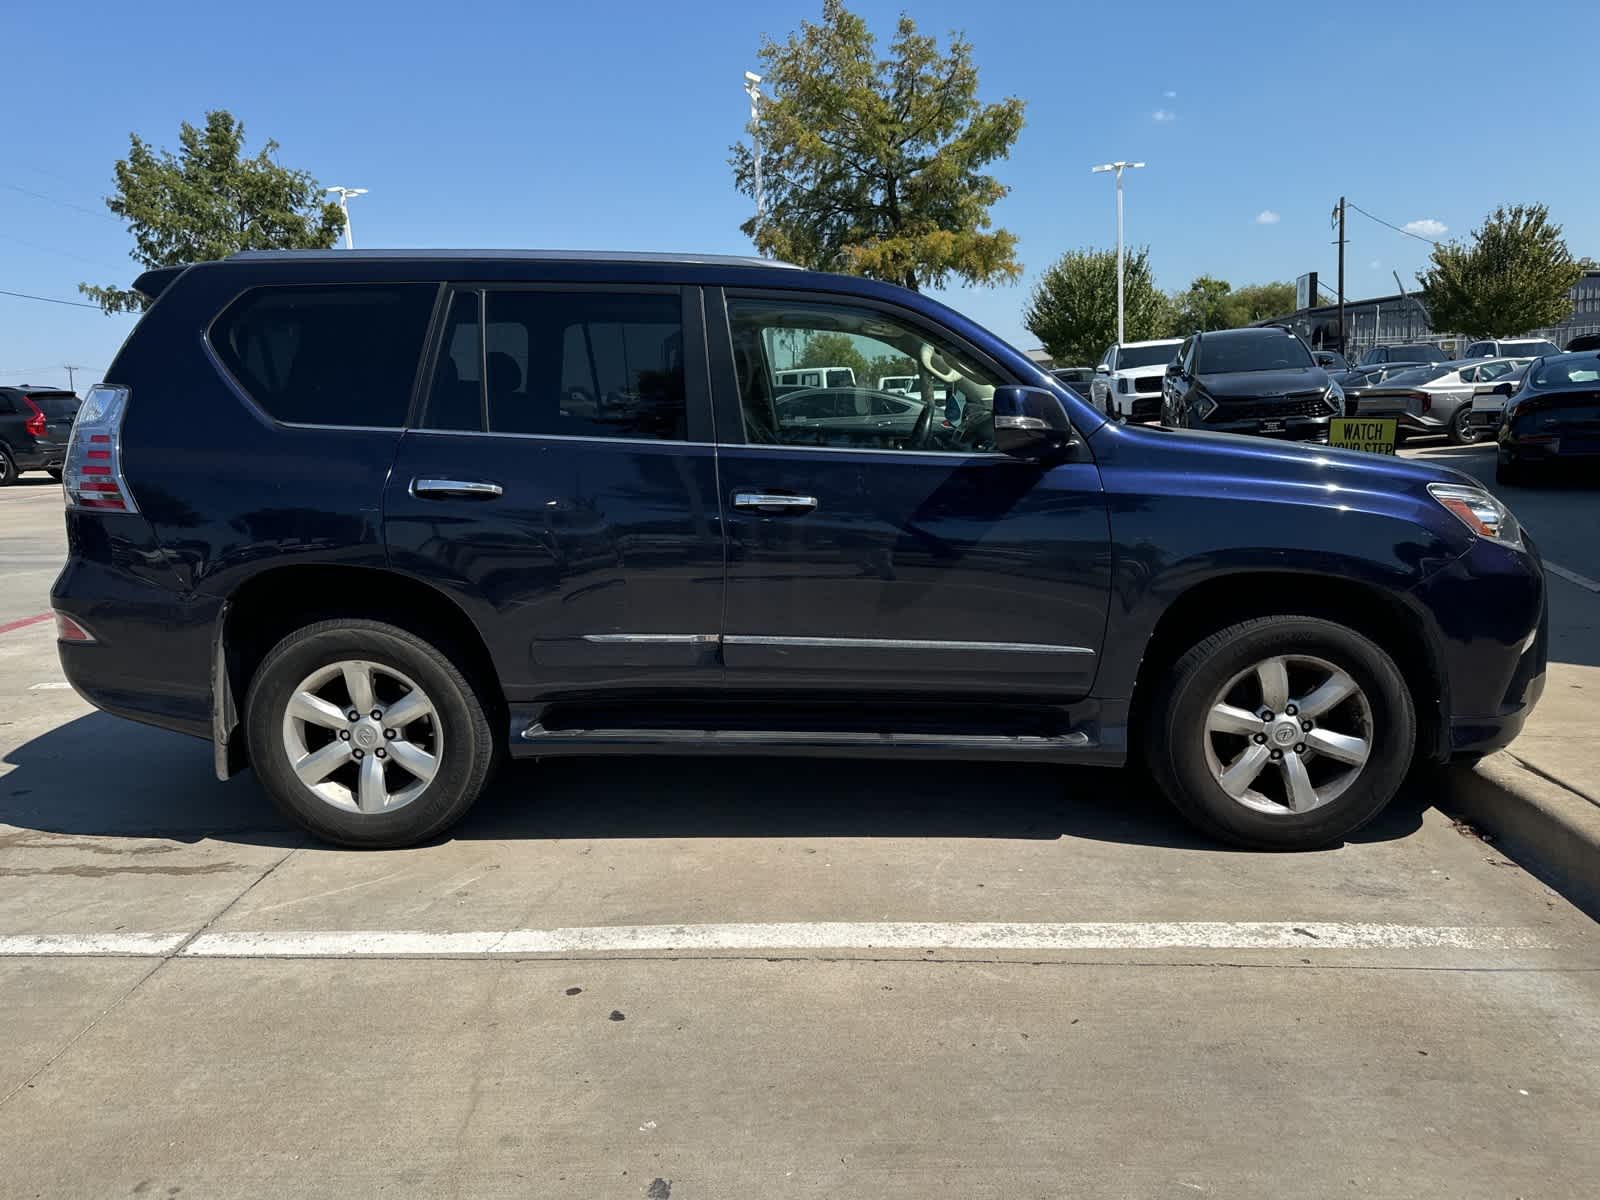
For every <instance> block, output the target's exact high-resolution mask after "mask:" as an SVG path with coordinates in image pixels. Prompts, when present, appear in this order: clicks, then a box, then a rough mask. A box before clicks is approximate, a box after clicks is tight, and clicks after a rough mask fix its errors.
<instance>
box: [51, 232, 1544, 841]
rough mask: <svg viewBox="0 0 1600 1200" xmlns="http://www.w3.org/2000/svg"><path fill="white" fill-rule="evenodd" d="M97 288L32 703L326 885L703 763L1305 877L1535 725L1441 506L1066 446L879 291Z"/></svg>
mask: <svg viewBox="0 0 1600 1200" xmlns="http://www.w3.org/2000/svg"><path fill="white" fill-rule="evenodd" d="M137 286H138V288H139V290H140V291H141V292H142V293H144V294H145V295H146V296H148V297H150V298H151V299H152V300H154V304H153V305H152V306H151V308H150V309H149V311H148V312H147V313H146V314H145V316H144V318H143V319H142V320H141V321H140V323H139V325H138V327H137V328H136V329H135V330H134V332H133V334H132V335H131V336H130V337H129V339H128V341H127V344H126V345H125V346H124V347H123V348H122V350H121V352H120V353H119V354H118V355H117V358H116V361H115V363H114V364H113V365H112V366H111V368H110V371H109V373H108V376H107V379H106V382H105V383H103V384H101V385H99V386H97V387H95V388H94V389H93V390H92V391H91V393H90V395H89V396H88V398H87V399H86V400H85V402H84V405H83V409H82V411H81V413H80V414H79V416H78V420H77V423H76V425H75V426H74V429H73V433H72V442H71V446H70V450H69V453H68V458H67V462H66V466H65V480H64V486H65V489H66V494H67V501H68V509H67V526H68V532H69V535H70V544H71V550H70V558H69V560H68V562H67V564H66V567H65V569H64V570H63V571H62V573H61V576H60V578H59V579H58V580H57V582H56V585H55V590H54V593H53V600H54V605H55V608H56V610H57V613H58V633H59V638H60V650H61V659H62V662H63V664H64V666H65V668H66V672H67V676H68V678H70V679H71V680H72V682H73V684H74V686H76V687H77V689H78V690H79V692H80V693H82V695H83V696H85V697H86V698H87V699H88V700H89V701H90V702H91V703H93V704H96V705H98V706H99V707H101V708H103V709H105V710H106V711H108V712H112V713H116V714H119V715H121V716H125V717H130V718H132V719H134V720H137V721H145V722H149V723H151V724H154V725H159V726H162V727H164V728H168V729H176V730H180V731H182V732H185V733H189V734H193V735H195V736H197V737H202V738H208V739H210V740H211V741H212V743H213V744H214V746H215V751H216V769H217V771H218V773H219V775H221V776H223V777H226V776H228V775H230V774H231V773H233V772H234V771H236V770H238V769H240V768H241V767H243V766H245V765H249V766H252V767H253V768H254V769H255V771H256V772H257V774H258V775H259V777H260V778H261V780H262V782H263V784H264V786H265V787H266V789H267V791H268V792H269V793H270V794H271V795H272V797H273V798H274V800H275V801H276V802H277V803H278V804H279V805H281V806H282V808H283V809H284V811H285V812H287V813H288V814H289V815H290V816H292V817H293V818H294V819H295V820H297V821H298V822H300V823H301V824H302V825H304V826H305V827H307V828H308V829H310V830H312V831H314V832H315V833H317V834H319V835H321V836H322V837H324V838H328V839H330V840H333V841H336V842H341V843H344V844H347V845H357V846H401V845H406V844H408V843H412V842H416V841H418V840H419V839H423V838H427V837H431V836H433V835H435V834H437V833H439V832H440V831H441V830H443V829H445V828H447V827H448V826H450V825H451V823H452V822H454V821H456V820H457V819H458V818H459V817H460V816H461V815H462V814H463V813H464V812H465V811H466V810H467V808H468V806H469V805H471V804H472V802H473V800H474V799H475V798H476V797H477V795H478V794H479V792H480V791H481V790H482V788H483V787H484V784H485V781H486V780H487V779H488V778H489V775H490V772H491V770H492V769H493V768H494V766H495V765H496V763H497V761H498V760H500V759H502V758H504V757H506V756H510V757H512V758H551V757H555V756H557V755H598V754H708V755H793V756H819V755H827V756H885V755H920V756H932V757H941V758H960V759H974V758H979V759H991V760H1010V761H1032V762H1052V763H1061V764H1072V763H1092V764H1118V763H1122V762H1124V761H1126V760H1128V759H1129V758H1130V757H1132V758H1135V759H1138V760H1140V761H1142V762H1144V763H1146V764H1147V765H1148V767H1149V768H1150V770H1151V772H1152V773H1153V775H1154V777H1155V779H1156V780H1157V781H1158V783H1159V784H1160V786H1161V787H1162V788H1163V789H1164V790H1165V791H1166V793H1167V794H1168V795H1169V796H1170V797H1171V798H1172V800H1173V801H1174V802H1175V803H1176V804H1177V806H1178V807H1179V808H1180V809H1182V810H1183V812H1184V813H1186V814H1187V815H1188V816H1189V817H1190V818H1191V819H1193V820H1194V821H1196V822H1197V823H1199V824H1200V825H1201V826H1203V827H1204V828H1206V829H1207V830H1210V831H1211V832H1212V833H1214V834H1216V835H1218V836H1220V837H1222V838H1226V839H1228V840H1231V841H1233V842H1235V843H1239V844H1243V845H1247V846H1257V847H1272V848H1298V847H1306V846H1315V845H1321V844H1326V843H1329V842H1332V841H1335V840H1337V839H1339V838H1341V837H1343V836H1344V835H1346V834H1348V833H1349V832H1350V831H1351V830H1353V829H1355V828H1356V827H1357V826H1359V825H1361V824H1362V823H1363V822H1364V821H1367V820H1369V819H1370V818H1371V817H1372V816H1373V815H1374V814H1376V813H1377V812H1378V811H1379V810H1380V809H1381V808H1382V807H1383V806H1384V805H1385V804H1386V803H1387V802H1388V801H1389V799H1390V798H1391V797H1392V796H1393V795H1394V794H1395V791H1396V789H1397V788H1398V787H1399V786H1400V784H1401V782H1402V779H1403V778H1404V777H1405V775H1406V772H1407V769H1408V768H1409V767H1410V766H1411V764H1412V763H1413V761H1415V760H1417V759H1419V758H1420V759H1423V760H1430V761H1435V762H1443V761H1445V760H1447V759H1449V758H1451V757H1452V756H1455V757H1464V756H1470V755H1475V754H1481V753H1483V752H1485V751H1488V750H1492V749H1494V748H1496V747H1499V746H1502V745H1504V744H1505V743H1506V742H1508V741H1509V740H1510V739H1511V738H1512V737H1514V736H1515V735H1516V733H1517V731H1518V730H1519V729H1520V728H1521V726H1522V723H1523V721H1524V720H1525V719H1526V717H1527V715H1528V712H1529V711H1530V709H1531V708H1532V706H1533V704H1534V703H1535V702H1536V700H1537V699H1538V697H1539V693H1540V690H1541V688H1542V686H1543V682H1544V672H1545V641H1546V638H1545V618H1544V613H1545V591H1544V581H1543V575H1542V571H1541V568H1540V564H1539V560H1538V557H1537V555H1536V553H1535V551H1534V548H1533V546H1532V545H1531V543H1530V542H1529V541H1528V539H1527V537H1526V535H1525V534H1524V533H1523V532H1522V531H1521V530H1520V529H1519V527H1518V525H1517V522H1516V519H1515V518H1514V517H1513V516H1512V515H1511V514H1510V513H1509V512H1507V511H1506V509H1505V508H1504V507H1502V506H1501V505H1500V504H1499V502H1498V501H1496V500H1495V499H1494V498H1493V497H1492V496H1490V495H1489V494H1488V493H1486V492H1484V491H1483V490H1482V489H1481V488H1479V487H1478V486H1477V485H1476V484H1475V483H1474V482H1473V481H1472V480H1470V479H1468V478H1467V477H1466V476H1463V475H1460V474H1457V473H1455V472H1453V471H1449V470H1443V469H1440V468H1437V467H1433V466H1428V465H1424V464H1421V463H1417V462H1408V461H1400V460H1396V459H1392V458H1384V457H1378V456H1370V455H1364V454H1360V453H1354V452H1341V451H1338V450H1330V449H1327V448H1325V447H1320V446H1319V447H1303V446H1295V445H1285V444H1281V443H1276V442H1269V441H1264V440H1258V439H1251V438H1244V437H1235V436H1230V435H1225V434H1216V433H1191V432H1179V431H1171V430H1158V429H1141V428H1134V427H1127V426H1118V425H1114V424H1107V423H1106V421H1105V418H1104V417H1103V416H1101V415H1100V414H1099V413H1098V412H1096V411H1095V410H1094V409H1093V408H1091V407H1090V406H1089V405H1087V404H1085V403H1084V402H1083V401H1082V400H1080V399H1079V398H1078V397H1077V396H1076V395H1074V394H1073V392H1072V391H1071V390H1070V389H1068V388H1067V387H1065V386H1064V385H1062V384H1061V383H1059V382H1058V381H1057V380H1055V379H1053V378H1052V377H1051V376H1049V375H1047V374H1045V373H1043V372H1041V371H1040V370H1038V369H1037V368H1036V367H1034V366H1033V365H1032V364H1031V363H1030V362H1029V361H1028V359H1027V358H1025V357H1024V356H1023V355H1021V354H1019V353H1017V352H1016V351H1015V350H1013V349H1012V348H1010V347H1009V346H1007V345H1005V344H1004V343H1003V342H1001V341H999V340H998V339H997V338H995V337H993V336H991V335H990V334H988V333H986V332H984V331H983V330H982V329H979V328H978V327H976V326H974V325H973V324H972V323H971V322H969V321H967V320H965V319H963V318H962V317H960V316H959V315H957V314H956V313H954V312H952V311H950V310H949V309H947V308H944V307H943V306H941V305H939V304H937V303H935V302H934V301H932V300H929V299H928V298H927V297H924V296H921V295H917V294H915V293H912V292H908V291H904V290H902V289H900V288H897V287H893V286H889V285H887V284H881V283H874V282H871V281H868V280H863V279H857V278H845V277H840V276H834V275H824V274H815V273H811V272H808V271H802V270H797V269H795V268H792V267H785V266H783V265H781V264H776V263H771V262H763V261H755V260H744V259H728V258H713V257H699V256H633V255H619V254H601V253H596V254H583V253H531V252H516V253H495V252H480V253H473V252H433V253H430V252H387V251H355V252H350V251H340V252H329V253H322V252H310V253H307V252H295V253H255V254H243V255H236V256H234V257H233V258H230V259H228V260H226V261H223V262H214V263H205V264H203V265H199V266H193V267H188V268H171V269H163V270H158V271H151V272H149V273H147V274H146V275H144V276H143V277H142V278H141V279H140V280H139V281H138V284H137ZM807 367H816V368H820V367H826V368H829V370H827V371H826V372H810V373H808V372H806V371H804V370H802V368H807ZM808 374H809V375H810V376H811V378H810V379H809V384H810V385H809V386H808ZM908 379H909V380H911V385H910V386H909V387H908V386H906V380H908ZM880 381H883V382H884V384H885V386H886V387H888V386H890V385H893V390H879V388H878V384H879V382H880ZM819 382H823V383H826V385H827V386H818V384H819ZM952 413H954V414H955V416H954V417H953V418H952V416H951V414H952Z"/></svg>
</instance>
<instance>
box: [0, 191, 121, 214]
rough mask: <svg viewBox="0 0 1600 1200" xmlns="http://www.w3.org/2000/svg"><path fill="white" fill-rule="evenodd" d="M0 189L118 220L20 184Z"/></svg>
mask: <svg viewBox="0 0 1600 1200" xmlns="http://www.w3.org/2000/svg"><path fill="white" fill-rule="evenodd" d="M0 187H7V188H10V189H11V190H12V191H13V192H21V193H22V194H23V195H24V196H32V197H33V198H34V199H35V200H43V201H44V202H45V203H46V204H59V205H61V206H62V207H63V208H74V209H77V210H78V211H79V212H81V213H88V214H89V215H90V216H91V217H100V218H101V219H103V220H106V221H116V220H117V218H116V217H114V216H112V215H111V214H110V213H108V212H100V211H99V210H97V209H93V208H85V207H84V206H83V205H81V204H75V203H73V202H72V201H71V200H63V199H61V198H60V197H59V196H48V195H46V194H45V193H44V192H36V191H34V190H33V189H32V188H25V187H22V186H21V185H19V184H15V183H6V184H0ZM120 223H121V222H118V224H120Z"/></svg>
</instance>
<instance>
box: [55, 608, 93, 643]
mask: <svg viewBox="0 0 1600 1200" xmlns="http://www.w3.org/2000/svg"><path fill="white" fill-rule="evenodd" d="M56 640H57V641H62V642H92V641H94V634H92V633H90V632H89V631H88V630H87V629H85V628H84V627H83V626H82V625H79V624H78V623H77V622H76V621H74V620H73V619H72V618H71V617H69V616H67V614H66V613H64V612H59V611H58V612H57V613H56Z"/></svg>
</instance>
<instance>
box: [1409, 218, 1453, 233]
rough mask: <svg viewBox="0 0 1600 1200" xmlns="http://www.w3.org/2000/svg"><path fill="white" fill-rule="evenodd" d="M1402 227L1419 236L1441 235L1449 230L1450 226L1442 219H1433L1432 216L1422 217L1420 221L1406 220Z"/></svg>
mask: <svg viewBox="0 0 1600 1200" xmlns="http://www.w3.org/2000/svg"><path fill="white" fill-rule="evenodd" d="M1402 228H1404V229H1405V231H1406V232H1407V233H1414V234H1416V235H1417V236H1419V237H1431V238H1436V237H1443V236H1444V235H1445V234H1447V233H1449V232H1450V226H1448V225H1446V224H1445V223H1444V222H1443V221H1435V220H1434V219H1433V218H1432V217H1423V218H1422V219H1421V220H1420V221H1407V222H1406V223H1405V225H1404V226H1403V227H1402Z"/></svg>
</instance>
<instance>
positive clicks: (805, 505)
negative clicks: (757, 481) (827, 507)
mask: <svg viewBox="0 0 1600 1200" xmlns="http://www.w3.org/2000/svg"><path fill="white" fill-rule="evenodd" d="M733 506H734V507H735V508H746V509H754V510H755V511H756V512H767V513H786V512H787V513H798V512H811V511H812V510H814V509H815V508H816V507H817V498H816V497H815V496H781V495H774V494H772V493H770V492H735V493H734V495H733Z"/></svg>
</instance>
